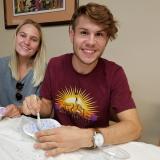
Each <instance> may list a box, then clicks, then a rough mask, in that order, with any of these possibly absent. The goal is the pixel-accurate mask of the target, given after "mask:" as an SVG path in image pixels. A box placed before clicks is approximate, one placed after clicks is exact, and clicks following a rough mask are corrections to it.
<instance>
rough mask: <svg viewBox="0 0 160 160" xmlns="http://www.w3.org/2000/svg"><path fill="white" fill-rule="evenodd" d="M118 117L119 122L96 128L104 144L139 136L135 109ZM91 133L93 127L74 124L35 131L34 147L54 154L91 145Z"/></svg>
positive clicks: (138, 122)
mask: <svg viewBox="0 0 160 160" xmlns="http://www.w3.org/2000/svg"><path fill="white" fill-rule="evenodd" d="M118 118H119V120H120V122H118V123H115V124H114V125H112V126H109V127H105V128H98V129H99V131H100V132H102V134H103V136H104V140H105V142H104V143H105V144H104V145H112V144H120V143H125V142H129V141H132V140H135V139H137V138H139V136H140V134H141V130H142V128H141V124H140V121H139V118H138V114H137V111H136V109H129V110H126V111H123V112H121V113H119V114H118ZM93 135H94V129H93V128H88V129H82V128H78V127H75V126H63V127H59V128H54V129H50V130H46V131H40V132H37V133H36V137H37V140H38V141H39V143H37V144H35V148H38V149H44V150H46V152H45V154H46V155H47V156H55V155H57V154H60V153H65V152H71V151H75V150H78V149H80V148H86V147H92V146H93ZM48 141H49V143H48ZM48 144H49V145H48Z"/></svg>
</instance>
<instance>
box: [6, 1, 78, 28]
mask: <svg viewBox="0 0 160 160" xmlns="http://www.w3.org/2000/svg"><path fill="white" fill-rule="evenodd" d="M3 3H4V21H5V29H10V28H15V27H16V26H17V25H18V24H19V23H20V22H21V21H22V20H24V19H28V18H29V19H33V20H35V21H36V22H38V23H40V24H41V25H42V26H50V25H65V24H69V23H70V19H71V17H72V14H73V13H74V11H75V9H76V8H77V7H78V4H79V1H78V0H41V1H40V0H3Z"/></svg>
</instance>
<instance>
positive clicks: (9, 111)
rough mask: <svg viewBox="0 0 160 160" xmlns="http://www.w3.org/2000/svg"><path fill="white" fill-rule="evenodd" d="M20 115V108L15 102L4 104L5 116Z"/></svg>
mask: <svg viewBox="0 0 160 160" xmlns="http://www.w3.org/2000/svg"><path fill="white" fill-rule="evenodd" d="M20 115H21V111H20V108H19V107H17V106H16V105H15V104H10V105H8V106H6V111H5V117H10V118H12V117H18V116H20Z"/></svg>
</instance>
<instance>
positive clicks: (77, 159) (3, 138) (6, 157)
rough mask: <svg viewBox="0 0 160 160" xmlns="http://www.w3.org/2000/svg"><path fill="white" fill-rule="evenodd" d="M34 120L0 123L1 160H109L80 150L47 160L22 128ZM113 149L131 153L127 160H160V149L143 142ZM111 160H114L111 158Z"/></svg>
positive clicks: (94, 151)
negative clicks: (34, 146)
mask: <svg viewBox="0 0 160 160" xmlns="http://www.w3.org/2000/svg"><path fill="white" fill-rule="evenodd" d="M29 121H33V119H32V118H28V117H25V116H21V117H19V118H12V119H10V118H7V119H3V120H1V121H0V159H2V160H97V159H98V160H108V158H107V157H108V156H107V155H106V152H107V151H108V149H109V148H110V147H109V148H108V147H105V148H103V151H102V150H98V149H96V150H80V151H76V152H72V153H66V154H61V155H59V156H56V157H50V158H46V157H45V156H44V152H43V151H42V150H35V149H34V148H33V144H34V143H35V140H34V139H33V138H31V137H29V136H27V135H26V134H25V133H24V132H23V130H22V126H23V125H24V124H26V123H28V122H29ZM112 148H113V149H115V150H116V149H117V148H120V149H123V150H125V151H126V152H127V153H129V155H130V157H129V158H128V159H127V160H160V147H157V146H154V145H151V144H146V143H142V142H130V143H126V144H123V145H115V146H112ZM110 160H113V158H111V159H110ZM114 160H115V159H114ZM116 160H118V159H116Z"/></svg>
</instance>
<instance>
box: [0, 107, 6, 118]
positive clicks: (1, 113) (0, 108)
mask: <svg viewBox="0 0 160 160" xmlns="http://www.w3.org/2000/svg"><path fill="white" fill-rule="evenodd" d="M5 111H6V108H5V107H0V120H1V119H2V117H3V116H4V114H5Z"/></svg>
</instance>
